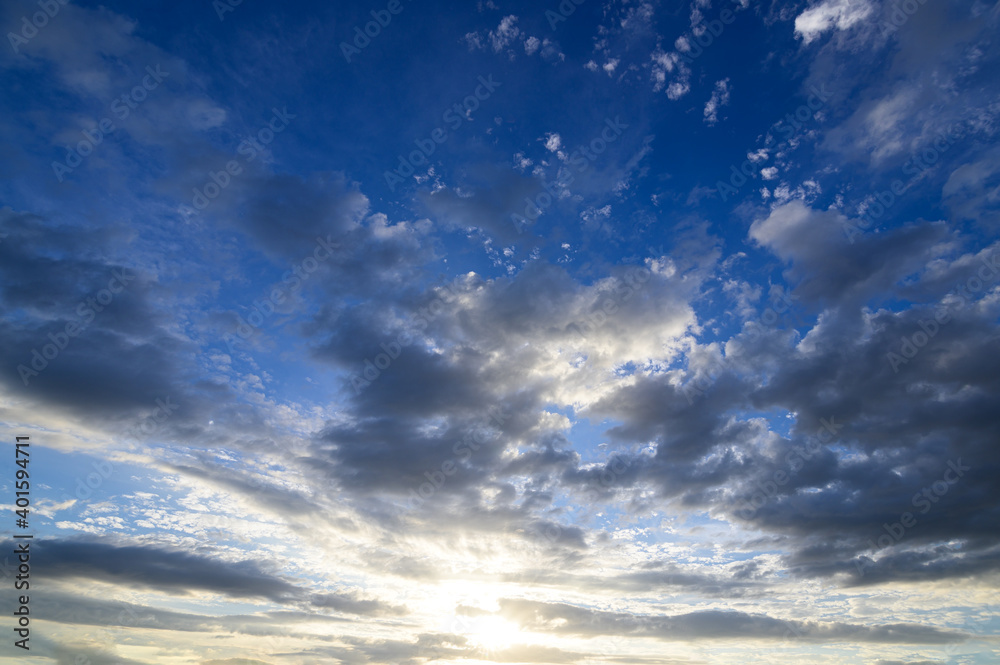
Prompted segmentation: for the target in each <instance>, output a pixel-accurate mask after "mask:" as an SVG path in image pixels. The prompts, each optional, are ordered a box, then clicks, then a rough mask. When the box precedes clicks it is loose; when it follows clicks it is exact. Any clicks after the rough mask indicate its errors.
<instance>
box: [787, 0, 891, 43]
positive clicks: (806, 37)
mask: <svg viewBox="0 0 1000 665" xmlns="http://www.w3.org/2000/svg"><path fill="white" fill-rule="evenodd" d="M873 9H874V8H873V7H872V5H871V4H870V3H869V1H868V0H825V1H824V2H821V3H820V4H818V5H815V6H813V7H810V8H809V9H807V10H806V11H804V12H802V13H801V14H799V16H798V17H797V18H796V19H795V34H796V35H799V36H800V37H802V41H803V42H804V43H806V44H808V43H810V42H811V41H813V40H814V39H816V38H817V37H819V36H820V35H821V34H822V33H824V32H826V31H827V30H829V29H831V28H836V29H837V30H847V29H848V28H850V27H851V26H852V25H854V24H855V23H857V22H858V21H863V20H864V19H866V18H868V17H869V16H871V14H872V13H873Z"/></svg>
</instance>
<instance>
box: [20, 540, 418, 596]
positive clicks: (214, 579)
mask: <svg viewBox="0 0 1000 665" xmlns="http://www.w3.org/2000/svg"><path fill="white" fill-rule="evenodd" d="M11 548H13V545H11ZM39 549H40V551H43V552H44V554H43V559H41V560H40V561H41V563H40V564H39V566H38V568H39V571H40V572H42V574H44V575H46V576H47V577H48V578H50V579H58V578H68V579H73V578H87V579H91V580H101V581H105V582H110V583H113V584H118V585H122V586H135V587H140V588H147V589H156V590H158V591H164V592H167V593H170V594H174V595H188V594H190V593H192V592H196V591H207V592H212V593H220V594H223V595H225V596H228V597H230V598H248V599H252V598H259V599H266V600H269V601H272V602H274V603H279V604H283V605H285V604H295V603H304V604H306V605H307V606H311V607H315V608H320V609H331V610H335V611H338V612H348V613H351V614H362V615H382V614H398V613H399V612H401V611H402V610H401V609H400V608H398V607H394V606H391V605H388V604H385V603H382V602H380V601H374V600H365V599H361V598H358V597H357V596H356V595H355V594H353V593H351V594H337V593H324V592H314V591H307V590H306V589H304V588H302V587H300V586H297V585H295V584H292V583H291V582H288V581H286V580H285V579H282V578H281V577H278V576H277V575H275V574H273V573H270V572H267V571H265V570H263V569H262V568H261V567H260V565H259V564H257V563H255V562H253V561H251V560H244V561H223V560H221V559H214V558H211V557H208V556H204V555H197V554H190V553H188V552H186V551H183V550H176V549H165V548H159V547H154V546H140V545H112V544H110V543H106V542H100V541H93V540H90V541H88V540H48V541H46V542H45V544H44V546H42V547H40V548H39Z"/></svg>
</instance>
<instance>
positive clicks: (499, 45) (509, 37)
mask: <svg viewBox="0 0 1000 665" xmlns="http://www.w3.org/2000/svg"><path fill="white" fill-rule="evenodd" d="M516 23H517V17H516V16H514V15H513V14H511V15H510V16H505V17H503V19H502V20H501V21H500V25H498V26H497V29H496V30H491V31H490V43H491V44H492V45H493V50H494V51H496V52H497V53H499V52H500V51H502V50H504V48H506V47H507V45H508V44H510V43H511V42H512V41H514V40H515V39H517V38H518V37H520V36H521V29H520V28H518V27H517V25H515V24H516Z"/></svg>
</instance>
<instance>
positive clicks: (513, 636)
mask: <svg viewBox="0 0 1000 665" xmlns="http://www.w3.org/2000/svg"><path fill="white" fill-rule="evenodd" d="M463 632H464V633H465V636H466V637H467V638H469V642H471V643H472V644H473V645H475V646H477V647H480V648H482V649H484V650H486V651H503V650H504V649H507V648H509V647H511V646H513V645H514V644H515V643H517V641H518V639H519V638H520V635H521V631H520V630H519V629H518V627H517V626H516V625H514V624H512V623H511V622H510V621H507V620H505V619H501V618H500V617H497V616H482V617H477V618H476V619H474V620H473V621H471V622H470V623H469V626H468V628H466V630H464V631H463Z"/></svg>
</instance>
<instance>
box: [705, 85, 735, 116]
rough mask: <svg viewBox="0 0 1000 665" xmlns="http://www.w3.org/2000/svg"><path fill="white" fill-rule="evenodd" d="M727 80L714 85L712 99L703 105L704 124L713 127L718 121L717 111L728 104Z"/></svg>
mask: <svg viewBox="0 0 1000 665" xmlns="http://www.w3.org/2000/svg"><path fill="white" fill-rule="evenodd" d="M729 93H730V88H729V79H723V80H721V81H717V82H716V83H715V90H713V91H712V97H711V98H710V99H709V100H708V101H707V102H706V103H705V112H704V116H705V124H707V125H714V124H715V123H717V122H718V121H719V109H721V108H722V107H723V106H727V105H728V104H729Z"/></svg>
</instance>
